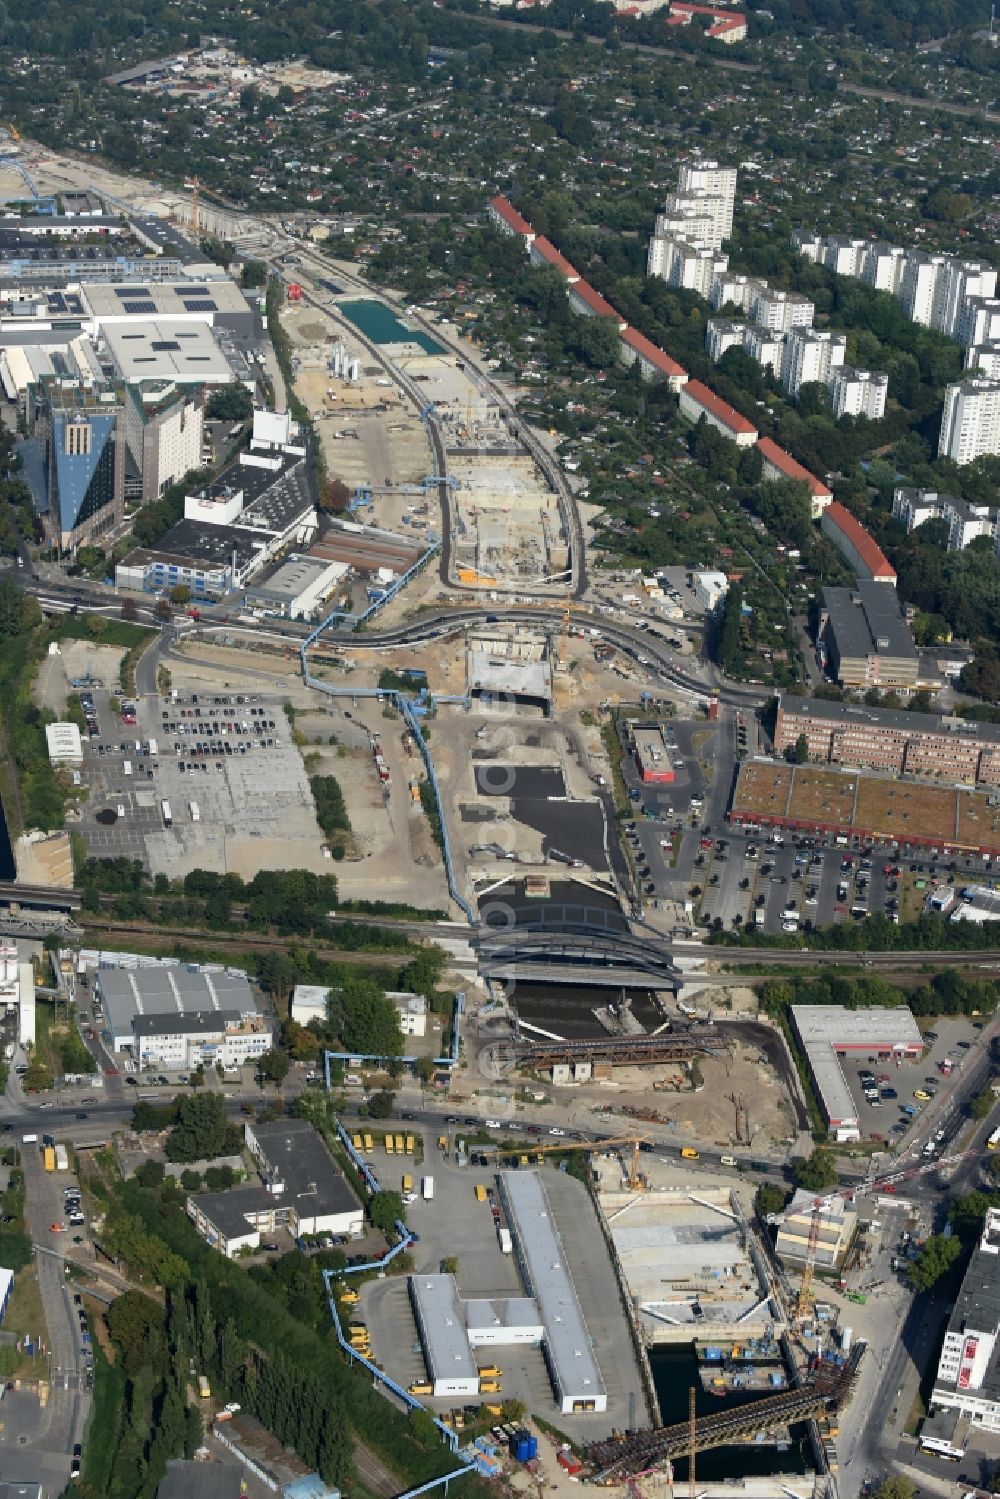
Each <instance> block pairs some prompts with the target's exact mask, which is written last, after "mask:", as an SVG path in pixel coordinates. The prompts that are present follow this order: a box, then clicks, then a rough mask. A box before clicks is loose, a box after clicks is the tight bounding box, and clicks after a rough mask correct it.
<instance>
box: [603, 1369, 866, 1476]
mask: <svg viewBox="0 0 1000 1499" xmlns="http://www.w3.org/2000/svg"><path fill="white" fill-rule="evenodd" d="M864 1352H865V1345H864V1344H863V1343H858V1344H857V1345H856V1346H855V1348H854V1349H853V1351H852V1353H851V1356H850V1358H849V1359H848V1361H847V1363H846V1364H844V1365H843V1366H842V1367H841V1368H836V1367H835V1366H833V1365H825V1364H824V1365H820V1366H819V1367H818V1368H817V1369H816V1370H815V1371H814V1372H813V1373H812V1375H811V1376H810V1378H809V1380H808V1382H806V1383H804V1384H801V1385H799V1386H797V1387H796V1388H795V1389H791V1390H782V1391H780V1392H779V1393H778V1394H775V1395H765V1396H764V1398H763V1399H761V1400H754V1401H751V1402H750V1403H749V1404H747V1405H743V1406H740V1407H739V1408H738V1409H737V1410H728V1411H718V1412H715V1411H713V1412H711V1413H710V1414H709V1415H707V1416H696V1415H695V1414H694V1406H693V1402H692V1412H691V1415H690V1417H689V1419H688V1420H687V1421H679V1422H677V1423H676V1424H675V1425H673V1426H659V1427H655V1428H654V1429H652V1430H650V1431H632V1432H626V1433H625V1434H624V1435H623V1436H619V1437H612V1438H611V1439H610V1440H608V1441H603V1442H594V1443H592V1444H591V1445H590V1446H589V1447H586V1448H585V1449H584V1452H583V1457H584V1461H585V1463H586V1464H587V1466H588V1468H589V1469H590V1471H589V1473H588V1474H587V1482H589V1483H597V1484H621V1483H624V1482H626V1481H627V1480H628V1479H630V1478H635V1477H636V1476H637V1475H638V1474H640V1473H646V1472H649V1471H650V1470H651V1469H653V1468H655V1467H657V1466H659V1465H660V1464H661V1463H665V1462H667V1461H668V1460H669V1459H671V1458H683V1457H687V1458H688V1460H689V1462H690V1461H691V1460H692V1459H693V1457H694V1455H695V1453H698V1452H706V1451H707V1450H708V1449H709V1448H711V1447H727V1446H730V1445H731V1444H732V1443H734V1442H739V1441H741V1440H743V1439H745V1438H747V1437H754V1436H756V1435H757V1434H758V1433H759V1432H771V1431H775V1430H780V1429H782V1428H783V1427H787V1426H789V1425H791V1423H792V1422H795V1421H803V1420H806V1419H808V1418H809V1417H811V1416H818V1415H821V1414H822V1413H823V1412H824V1411H827V1410H831V1409H836V1407H837V1406H839V1405H840V1404H842V1403H843V1402H845V1401H847V1400H848V1399H850V1395H851V1391H852V1390H853V1388H854V1384H855V1381H856V1380H857V1376H858V1371H859V1369H860V1367H861V1361H862V1359H863V1357H864Z"/></svg>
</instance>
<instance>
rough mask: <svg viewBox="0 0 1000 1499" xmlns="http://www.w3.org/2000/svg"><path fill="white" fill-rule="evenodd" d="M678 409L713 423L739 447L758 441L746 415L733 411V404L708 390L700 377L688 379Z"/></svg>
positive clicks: (685, 413)
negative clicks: (730, 404)
mask: <svg viewBox="0 0 1000 1499" xmlns="http://www.w3.org/2000/svg"><path fill="white" fill-rule="evenodd" d="M678 404H679V406H680V412H681V415H682V416H686V417H687V419H688V421H689V422H699V421H701V419H702V417H704V418H705V420H706V421H707V422H708V424H709V426H710V427H715V428H716V430H717V431H719V432H721V433H722V435H723V437H728V438H729V441H730V442H734V443H735V444H736V446H737V447H740V448H752V447H753V445H754V443H755V442H756V441H757V428H756V427H755V426H754V425H753V423H752V422H748V421H747V419H746V417H745V416H741V415H740V413H739V412H738V411H734V410H733V408H732V406H729V405H727V403H726V402H725V401H724V400H723V399H722V397H721V396H717V395H716V394H715V391H714V390H709V388H708V386H707V385H703V384H702V383H701V381H700V380H689V381H688V382H687V384H686V385H685V386H684V388H683V390H682V391H681V393H680V401H679V403H678Z"/></svg>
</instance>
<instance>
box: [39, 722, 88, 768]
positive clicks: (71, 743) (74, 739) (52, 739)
mask: <svg viewBox="0 0 1000 1499" xmlns="http://www.w3.org/2000/svg"><path fill="white" fill-rule="evenodd" d="M45 744H46V748H47V749H48V752H49V759H50V760H51V762H52V764H53V765H80V764H82V763H83V744H82V741H81V739H80V730H79V729H78V728H77V726H76V724H75V723H47V724H46V725H45Z"/></svg>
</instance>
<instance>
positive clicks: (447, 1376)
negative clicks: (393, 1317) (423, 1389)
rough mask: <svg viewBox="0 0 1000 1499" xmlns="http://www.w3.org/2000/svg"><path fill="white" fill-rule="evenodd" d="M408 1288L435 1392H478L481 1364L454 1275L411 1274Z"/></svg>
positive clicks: (449, 1393)
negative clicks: (468, 1331) (469, 1330)
mask: <svg viewBox="0 0 1000 1499" xmlns="http://www.w3.org/2000/svg"><path fill="white" fill-rule="evenodd" d="M409 1289H410V1303H411V1305H412V1307H413V1316H414V1319H415V1320H416V1324H417V1332H418V1333H419V1334H420V1345H421V1348H422V1349H423V1354H424V1363H425V1365H426V1367H427V1377H428V1379H429V1380H430V1382H431V1384H432V1385H433V1386H434V1394H435V1395H478V1394H479V1366H478V1365H477V1363H476V1361H475V1359H474V1358H473V1356H472V1349H471V1348H470V1347H469V1337H468V1334H467V1332H466V1330H465V1316H464V1313H463V1308H462V1304H461V1302H460V1301H459V1299H458V1290H457V1287H456V1285H455V1277H454V1276H453V1275H411V1276H410V1280H409Z"/></svg>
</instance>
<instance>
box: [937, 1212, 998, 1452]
mask: <svg viewBox="0 0 1000 1499" xmlns="http://www.w3.org/2000/svg"><path fill="white" fill-rule="evenodd" d="M930 1408H931V1411H932V1412H935V1411H947V1412H954V1413H956V1414H957V1415H958V1416H960V1417H964V1418H965V1420H964V1423H963V1424H964V1427H965V1431H966V1432H967V1431H968V1426H969V1425H970V1424H971V1425H972V1426H974V1427H981V1428H982V1429H983V1430H985V1431H992V1432H1000V1209H998V1208H993V1207H991V1208H988V1209H987V1212H986V1221H985V1223H984V1224H983V1231H982V1234H981V1235H980V1239H979V1243H978V1245H977V1246H976V1249H975V1251H974V1252H973V1256H972V1259H971V1261H970V1262H969V1268H968V1270H967V1271H966V1272H965V1279H964V1280H963V1282H962V1288H961V1290H960V1291H959V1293H958V1296H957V1298H956V1300H955V1305H954V1307H953V1308H952V1313H951V1317H950V1318H949V1320H948V1330H947V1332H946V1333H945V1335H944V1343H943V1344H942V1347H941V1357H940V1359H939V1360H938V1369H937V1377H936V1379H935V1381H934V1388H933V1390H932V1391H931V1398H930ZM921 1445H927V1446H933V1444H932V1443H929V1442H927V1441H926V1438H925V1435H924V1434H923V1433H922V1435H921ZM964 1447H965V1441H964V1440H962V1441H961V1443H960V1445H959V1447H958V1450H957V1451H956V1452H954V1453H946V1454H945V1455H947V1456H952V1455H954V1456H961V1455H962V1452H963V1451H964Z"/></svg>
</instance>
